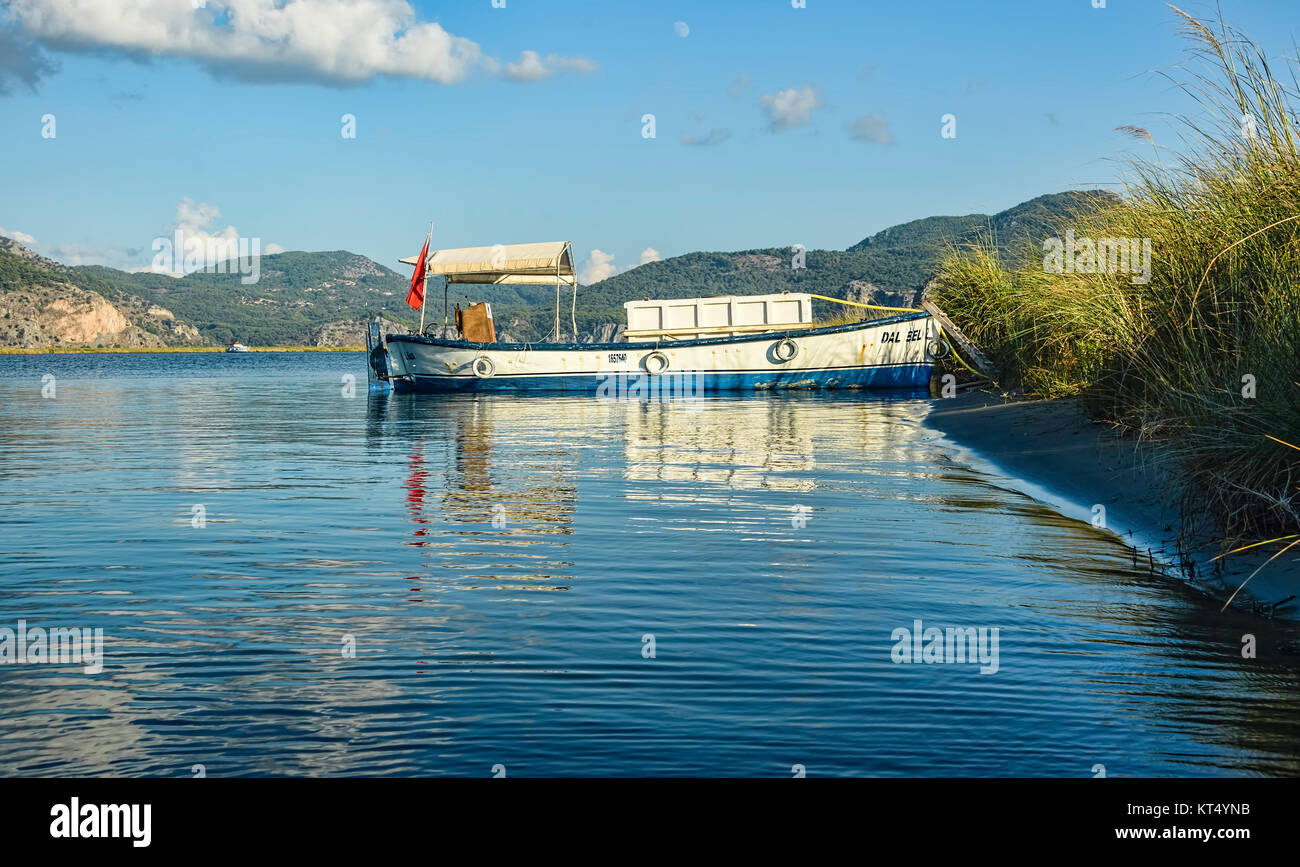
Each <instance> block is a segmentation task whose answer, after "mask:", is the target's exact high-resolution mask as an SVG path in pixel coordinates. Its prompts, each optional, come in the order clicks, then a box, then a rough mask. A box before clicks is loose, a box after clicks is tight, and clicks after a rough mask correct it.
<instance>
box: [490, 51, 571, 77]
mask: <svg viewBox="0 0 1300 867" xmlns="http://www.w3.org/2000/svg"><path fill="white" fill-rule="evenodd" d="M490 68H492V69H495V65H494V64H493V65H491V66H490ZM595 69H596V64H595V63H594V62H593V61H590V60H587V59H585V58H582V57H560V56H559V55H558V54H551V55H548V56H547V57H546V59H545V60H543V59H542V56H541V55H540V54H538V53H537V52H536V51H524V52H522V53H521V54H520V55H519V59H518V60H516V61H515V62H514V63H507V64H506V66H505V75H506V78H508V79H510V80H511V81H541V80H542V79H544V78H550V77H551V76H552V75H555V73H557V72H562V71H565V70H574V71H577V72H592V71H594V70H595Z"/></svg>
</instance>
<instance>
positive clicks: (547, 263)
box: [401, 241, 578, 289]
mask: <svg viewBox="0 0 1300 867" xmlns="http://www.w3.org/2000/svg"><path fill="white" fill-rule="evenodd" d="M419 260H420V257H419V256H411V257H409V258H406V259H402V260H401V261H402V262H403V263H404V264H407V265H412V266H414V265H415V264H417V263H418V262H419ZM428 273H429V274H440V275H442V276H443V277H444V278H446V280H447V282H448V283H480V284H502V283H510V284H534V285H535V284H543V285H548V284H551V283H554V284H556V285H557V286H558V285H560V284H563V285H565V286H573V287H575V289H576V287H577V284H578V279H577V276H576V275H575V273H574V270H573V247H572V245H571V244H569V242H568V241H545V242H542V243H539V244H496V245H494V246H491V247H459V248H455V249H451V250H437V251H432V252H430V253H429V258H428Z"/></svg>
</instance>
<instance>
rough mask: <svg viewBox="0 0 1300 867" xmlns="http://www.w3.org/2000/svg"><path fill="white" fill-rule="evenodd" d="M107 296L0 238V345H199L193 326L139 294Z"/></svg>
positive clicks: (33, 254)
mask: <svg viewBox="0 0 1300 867" xmlns="http://www.w3.org/2000/svg"><path fill="white" fill-rule="evenodd" d="M115 294H118V295H119V297H117V298H115V299H114V300H109V299H108V298H106V297H105V296H104V295H102V294H100V293H99V292H95V291H92V290H90V289H87V288H84V287H83V286H79V285H77V282H76V274H75V273H74V272H73V270H72V269H71V268H67V267H66V266H64V265H60V264H59V263H58V262H54V261H52V260H50V259H46V258H44V257H42V256H38V255H37V254H35V253H33V252H32V251H31V250H28V249H27V248H26V247H24V246H23V245H22V244H19V243H18V242H17V241H13V240H11V239H9V238H0V346H13V347H21V348H26V349H44V348H58V347H72V346H98V347H104V346H122V347H151V346H168V345H174V344H186V343H202V342H205V341H203V339H202V338H201V337H200V335H199V333H198V331H197V330H195V329H194V327H193V326H190V325H188V324H185V323H182V322H178V321H177V320H176V317H175V316H174V315H173V314H172V312H171V311H170V310H167V309H166V308H164V307H159V306H157V305H155V304H150V303H149V302H147V301H145V300H144V299H143V298H139V297H136V296H131V295H126V294H120V293H115Z"/></svg>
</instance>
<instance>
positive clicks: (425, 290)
mask: <svg viewBox="0 0 1300 867" xmlns="http://www.w3.org/2000/svg"><path fill="white" fill-rule="evenodd" d="M432 240H433V220H430V221H429V234H428V235H426V236H425V238H424V245H425V249H428V246H429V242H430V241H432ZM416 267H417V268H418V267H420V266H419V264H418V263H417V265H416ZM422 282H423V283H424V287H423V291H421V292H420V334H421V335H423V334H424V305H425V302H427V301H428V300H429V263H428V260H425V263H424V277H423V278H422Z"/></svg>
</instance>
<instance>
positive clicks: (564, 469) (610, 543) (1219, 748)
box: [0, 353, 1300, 777]
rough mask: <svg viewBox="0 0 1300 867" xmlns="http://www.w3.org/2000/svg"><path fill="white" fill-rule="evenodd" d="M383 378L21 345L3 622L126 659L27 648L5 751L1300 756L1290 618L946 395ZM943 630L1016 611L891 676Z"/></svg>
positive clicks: (246, 769) (1204, 767)
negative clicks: (1016, 462)
mask: <svg viewBox="0 0 1300 867" xmlns="http://www.w3.org/2000/svg"><path fill="white" fill-rule="evenodd" d="M363 372H364V367H363V361H362V358H361V356H360V354H351V353H346V354H345V353H323V354H316V353H303V354H250V355H243V356H226V355H121V356H48V357H46V356H0V627H8V628H10V629H13V630H16V629H17V621H18V620H19V619H25V620H26V622H27V624H28V628H31V627H33V626H43V627H51V626H78V627H88V628H96V627H98V628H102V629H103V631H104V667H103V671H102V672H101V673H99V674H96V675H89V674H85V673H83V671H82V668H81V666H79V665H31V664H27V665H3V666H0V773H3V774H7V775H13V774H30V775H37V774H44V775H71V774H83V775H84V774H96V775H101V774H107V775H163V776H186V775H190V774H191V773H192V767H193V766H194V765H196V764H202V765H203V766H204V767H205V769H206V773H207V774H208V775H209V776H226V775H248V774H289V775H300V774H306V775H344V774H365V775H430V774H452V775H466V776H478V777H482V776H489V775H491V774H492V768H493V766H494V765H502V766H504V767H505V769H506V773H508V775H510V776H530V775H684V774H685V775H724V776H730V775H742V776H789V775H790V774H791V773H792V770H791V769H792V766H793V765H796V764H800V765H803V766H805V768H806V769H807V773H808V775H809V776H823V775H872V776H880V775H922V776H926V775H1049V776H1089V775H1091V774H1092V768H1093V766H1094V765H1096V764H1103V765H1105V766H1106V769H1107V773H1108V774H1109V775H1110V776H1119V775H1175V776H1177V775H1240V774H1266V775H1289V776H1293V775H1296V774H1297V773H1300V689H1298V688H1297V687H1298V685H1300V677H1298V676H1297V673H1298V669H1300V656H1295V655H1286V654H1282V653H1279V652H1278V649H1277V648H1278V647H1279V645H1283V644H1288V645H1292V646H1294V644H1295V643H1296V642H1297V639H1298V637H1297V634H1296V630H1295V628H1294V627H1291V626H1280V625H1276V624H1268V623H1264V622H1260V621H1257V620H1253V619H1246V618H1241V617H1239V616H1234V615H1219V614H1218V613H1217V611H1216V607H1215V606H1212V605H1209V604H1207V603H1206V602H1203V601H1202V600H1200V599H1198V598H1196V597H1195V596H1191V595H1188V594H1186V593H1184V592H1183V591H1182V590H1181V589H1179V588H1178V587H1177V585H1176V584H1174V583H1172V582H1169V581H1166V580H1164V579H1160V578H1153V577H1151V576H1149V575H1147V574H1146V573H1145V571H1144V570H1134V569H1133V568H1132V567H1131V565H1130V564H1131V560H1130V554H1129V552H1128V550H1127V549H1126V548H1124V547H1122V546H1121V545H1119V544H1118V543H1117V542H1115V541H1114V540H1112V539H1111V538H1110V537H1109V536H1107V535H1106V534H1104V533H1102V532H1100V531H1097V530H1094V529H1093V528H1091V527H1090V526H1087V525H1085V524H1080V523H1077V522H1073V521H1068V520H1065V519H1063V518H1061V517H1059V516H1057V515H1056V514H1055V513H1053V512H1051V511H1050V510H1048V509H1046V508H1044V507H1042V506H1040V505H1038V504H1036V503H1035V502H1033V501H1032V500H1030V499H1028V498H1027V497H1025V496H1023V495H1021V494H1018V493H1016V492H1015V491H1014V489H1012V488H1011V487H1010V486H1009V485H1008V484H1007V482H1006V480H1004V479H1001V478H997V477H991V476H988V475H985V474H982V473H980V472H977V471H975V470H972V469H970V468H968V467H966V466H963V465H962V464H961V463H959V462H958V461H956V460H955V458H954V455H956V454H957V450H956V449H955V448H954V447H953V446H952V445H951V444H950V443H948V442H947V441H945V440H944V439H943V438H942V437H941V436H939V435H938V434H936V433H935V432H933V431H931V430H929V429H927V428H926V427H925V425H924V417H925V414H926V408H927V401H926V400H923V399H919V398H915V397H910V398H898V397H894V398H892V399H881V398H873V397H870V396H864V395H860V394H859V395H852V396H841V397H827V396H819V395H813V394H801V395H789V396H781V395H767V396H759V397H736V398H714V399H708V400H707V401H705V402H704V403H703V404H702V405H701V404H697V405H694V406H684V405H666V406H665V405H643V404H639V403H613V402H598V401H596V400H595V399H592V398H558V397H548V398H536V397H533V398H510V397H483V398H475V397H472V396H470V397H465V396H459V397H423V396H416V397H388V398H382V399H376V398H367V396H366V394H365V380H364V373H363ZM345 373H353V374H355V375H357V376H358V377H359V378H360V379H361V381H360V388H359V389H358V393H357V395H356V396H355V397H352V398H347V397H344V395H343V393H342V392H343V389H344V384H343V383H342V381H341V380H342V377H343V375H344V374H345ZM45 374H53V375H54V377H55V387H56V389H57V391H56V395H55V397H54V398H53V399H46V398H42V396H41V388H42V377H43V376H44V375H45ZM196 507H201V512H199V513H198V514H196ZM199 517H203V518H204V521H203V522H200V521H199V520H198V519H199ZM195 523H204V525H203V526H201V527H196V526H194V524H195ZM916 619H921V620H923V622H924V624H925V625H926V626H938V627H965V626H969V627H976V628H979V627H985V628H992V627H997V628H998V629H999V656H998V661H999V667H998V671H997V672H996V673H993V674H987V675H986V674H981V673H980V669H979V666H978V665H971V664H961V663H954V664H931V665H925V664H895V663H894V662H893V661H892V660H891V650H892V649H893V647H894V645H895V641H894V640H893V638H892V637H891V635H892V633H893V631H894V630H895V629H897V628H900V627H908V628H910V627H911V626H912V624H913V621H914V620H916ZM1245 632H1251V633H1254V634H1255V635H1256V636H1257V640H1258V644H1259V649H1260V650H1259V657H1260V658H1258V659H1255V660H1243V659H1242V658H1241V653H1240V647H1241V636H1242V634H1243V633H1245ZM647 636H653V657H652V658H647V656H646V655H643V654H649V653H650V651H651V643H650V641H649V640H648V639H647ZM352 642H355V654H351V653H349V652H348V650H347V649H348V647H350V646H351V643H352Z"/></svg>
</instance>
